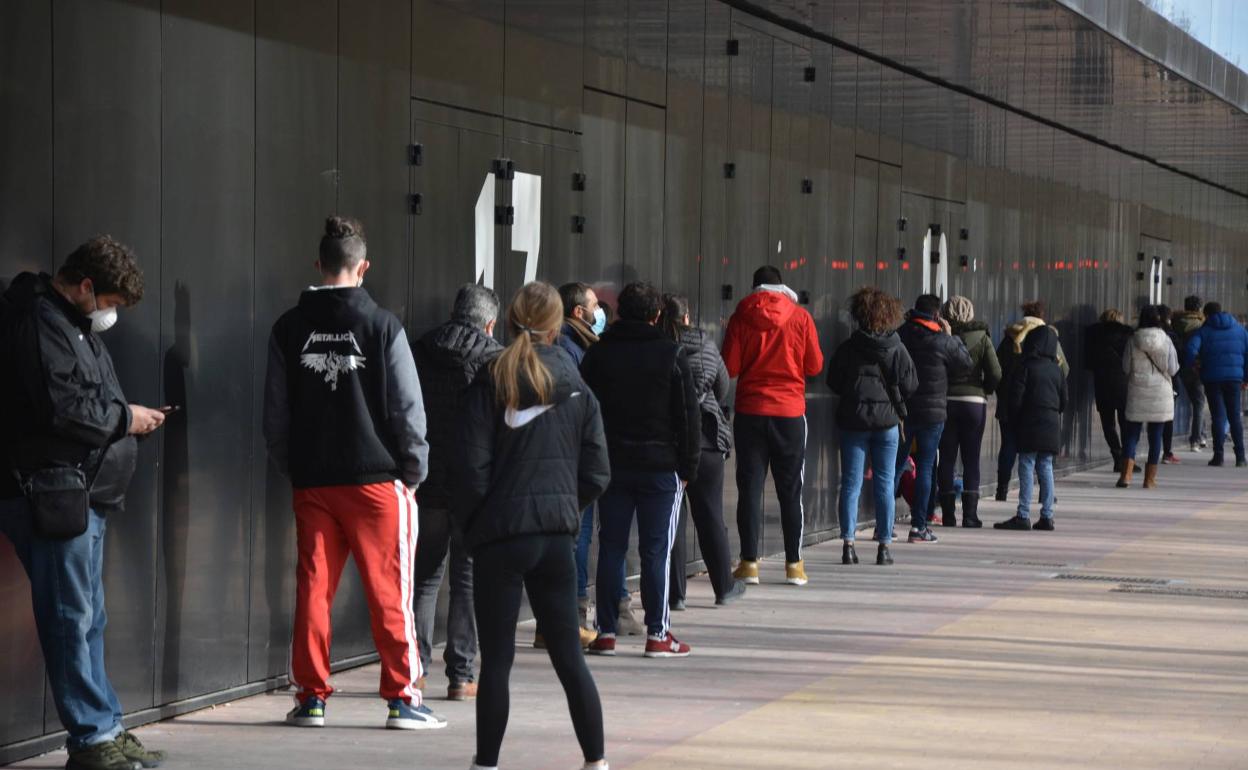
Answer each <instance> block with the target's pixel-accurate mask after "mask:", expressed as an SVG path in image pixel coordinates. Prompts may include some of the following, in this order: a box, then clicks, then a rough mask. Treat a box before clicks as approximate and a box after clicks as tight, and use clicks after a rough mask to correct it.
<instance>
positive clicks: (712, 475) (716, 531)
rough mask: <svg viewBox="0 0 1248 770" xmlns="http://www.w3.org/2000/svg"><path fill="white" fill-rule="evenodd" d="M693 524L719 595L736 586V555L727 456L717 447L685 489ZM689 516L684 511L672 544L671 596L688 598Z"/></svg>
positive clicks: (707, 453) (704, 453)
mask: <svg viewBox="0 0 1248 770" xmlns="http://www.w3.org/2000/svg"><path fill="white" fill-rule="evenodd" d="M685 499H686V500H688V501H689V511H690V514H691V515H692V516H693V526H694V528H695V529H697V531H698V547H699V548H700V549H702V561H703V562H705V563H706V571H707V575H708V576H709V577H710V579H711V588H712V589H714V591H715V597H716V598H719V597H721V596H723V595H724V594H725V593H727V592H728V589H730V588H732V564H731V563H730V562H731V560H732V557H731V556H730V555H729V553H728V528H727V527H725V526H724V456H723V455H722V454H720V453H719V452H718V451H715V450H707V449H704V450H702V459H701V461H700V462H699V463H698V478H697V480H696V481H694V482H693V483H692V484H690V485H689V488H688V489H686V490H685ZM687 561H688V557H687V555H686V553H685V516H684V510H683V508H682V510H681V520H680V528H679V529H677V530H676V543H675V544H674V545H673V546H672V576H671V580H672V590H671V598H672V600H675V599H682V600H683V599H684V598H685V575H686V573H687V572H688V569H687V568H686V562H687Z"/></svg>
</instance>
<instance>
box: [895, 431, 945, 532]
mask: <svg viewBox="0 0 1248 770" xmlns="http://www.w3.org/2000/svg"><path fill="white" fill-rule="evenodd" d="M944 428H945V424H944V423H943V422H933V423H927V424H926V425H916V424H914V423H912V422H908V423H906V433H905V436H903V437H902V440H901V444H900V446H898V447H897V464H896V473H895V476H894V478H895V480H894V482H893V495H894V497H895V496H896V495H897V494H898V493H899V491H900V490H901V472H902V471H903V470H905V467H906V455H908V454H909V453H910V442H912V441H914V442H917V444H918V454H917V455H915V458H914V502H913V503H912V504H911V505H910V527H911V528H912V529H917V530H920V531H922V530H924V529H927V515H928V511H929V510H930V509H931V504H932V482H933V481H934V479H933V478H932V477H933V475H934V473H935V463H936V449H937V447H939V446H940V434H941V433H942V432H943V431H944Z"/></svg>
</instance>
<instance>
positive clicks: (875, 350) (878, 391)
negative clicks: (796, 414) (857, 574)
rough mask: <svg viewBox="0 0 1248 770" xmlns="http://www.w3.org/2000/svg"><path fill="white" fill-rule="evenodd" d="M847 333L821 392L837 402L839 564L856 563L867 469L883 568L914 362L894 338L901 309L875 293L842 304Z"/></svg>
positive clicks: (868, 290) (866, 290)
mask: <svg viewBox="0 0 1248 770" xmlns="http://www.w3.org/2000/svg"><path fill="white" fill-rule="evenodd" d="M849 313H850V316H851V317H852V318H853V320H854V326H855V327H856V328H855V329H854V333H853V334H851V335H850V337H849V339H847V340H845V341H844V342H842V343H841V344H840V345H839V346H838V347H837V348H836V352H835V353H834V354H833V355H832V360H831V362H830V363H829V365H828V387H829V388H831V389H832V392H833V393H835V394H836V395H837V397H838V400H837V404H836V428H837V430H838V431H839V433H840V439H841V489H840V497H839V499H838V500H837V503H838V505H837V512H838V516H839V519H840V525H841V540H842V541H843V544H842V546H841V563H842V564H857V563H858V553H857V551H856V550H855V549H854V540H855V538H856V536H857V531H858V498H859V495H860V494H861V493H862V484H863V476H864V474H865V473H866V470H867V468H870V469H871V477H872V478H871V483H872V490H873V493H874V496H875V539H876V540H877V541H879V546H877V548H876V553H875V563H876V564H880V565H888V564H892V563H893V556H892V554H891V553H889V549H888V546H889V545H890V544H892V542H893V518H894V512H895V505H896V497H895V496H894V495H893V473H894V470H895V468H896V464H897V454H898V452H897V446H898V442H899V440H900V439H899V433H900V429H899V427H898V426H899V425H900V424H901V422H902V421H903V420H905V419H906V399H907V398H909V397H910V396H911V395H913V394H914V392H915V391H916V390H917V389H918V387H919V380H918V375H917V373H916V371H915V367H914V361H913V360H911V358H910V354H909V353H908V352H907V351H906V347H905V346H904V345H902V344H901V338H900V337H898V336H897V332H896V331H895V328H896V326H897V325H898V324H899V323H901V302H900V301H899V300H898V299H897V298H896V297H893V296H892V295H890V294H888V293H886V292H883V291H880V290H879V289H877V288H875V287H874V286H864V287H862V288H861V289H859V290H858V291H856V292H854V294H853V296H852V297H850V299H849Z"/></svg>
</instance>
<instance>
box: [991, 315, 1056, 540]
mask: <svg viewBox="0 0 1248 770" xmlns="http://www.w3.org/2000/svg"><path fill="white" fill-rule="evenodd" d="M1022 355H1023V359H1022V361H1020V362H1019V364H1018V366H1016V367H1014V369H1013V371H1012V372H1011V373H1010V377H1009V381H1008V382H1007V384H1006V387H1005V389H1004V392H1003V393H1002V397H1003V398H1004V399H1005V402H1006V407H1007V409H1008V411H1009V420H1010V425H1011V426H1012V427H1013V429H1014V438H1015V441H1016V442H1017V444H1018V512H1017V513H1016V514H1015V515H1014V517H1013V518H1011V519H1009V520H1007V521H1002V522H998V523H996V524H994V525H993V527H995V528H996V529H1018V530H1028V529H1031V528H1032V526H1031V485H1032V482H1033V479H1034V477H1035V476H1036V475H1038V476H1039V477H1040V520H1039V521H1038V522H1036V526H1035V528H1036V529H1040V530H1048V531H1052V529H1053V457H1054V456H1055V455H1056V454H1057V452H1058V450H1059V449H1060V448H1061V444H1062V412H1063V411H1065V410H1066V377H1065V375H1063V374H1062V370H1061V367H1060V366H1058V363H1057V332H1055V331H1053V329H1052V328H1050V327H1048V326H1041V327H1038V328H1036V329H1033V330H1032V331H1031V333H1030V334H1028V335H1027V338H1026V339H1025V340H1024V341H1023V352H1022Z"/></svg>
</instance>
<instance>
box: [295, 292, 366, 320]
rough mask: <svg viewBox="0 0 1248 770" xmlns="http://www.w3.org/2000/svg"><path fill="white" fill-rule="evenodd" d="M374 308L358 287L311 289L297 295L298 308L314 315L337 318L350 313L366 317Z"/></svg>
mask: <svg viewBox="0 0 1248 770" xmlns="http://www.w3.org/2000/svg"><path fill="white" fill-rule="evenodd" d="M376 306H377V303H376V302H374V301H373V298H372V297H371V296H370V295H369V293H368V292H367V291H366V290H364V289H361V288H359V287H358V286H341V287H321V288H311V289H305V290H304V292H303V293H302V294H300V295H299V307H301V308H303V309H305V310H307V311H308V312H310V313H313V314H315V315H322V314H324V315H328V316H330V317H337V316H339V315H342V316H345V315H346V314H347V313H349V312H352V311H355V312H360V313H364V314H365V315H368V314H371V313H372V311H373V309H374V308H375V307H376Z"/></svg>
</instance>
